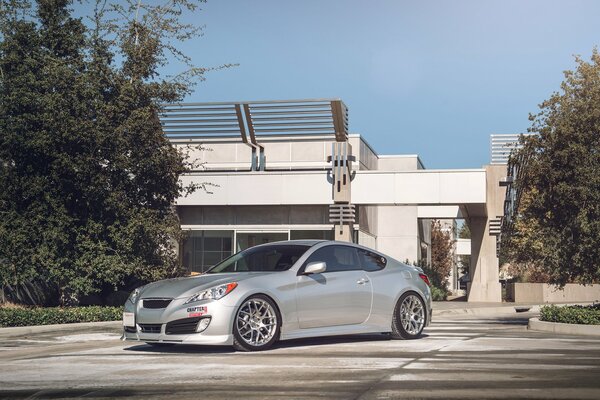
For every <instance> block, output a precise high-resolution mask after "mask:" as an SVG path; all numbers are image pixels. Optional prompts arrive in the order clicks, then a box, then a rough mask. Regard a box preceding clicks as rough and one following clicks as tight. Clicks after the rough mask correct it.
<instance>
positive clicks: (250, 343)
mask: <svg viewBox="0 0 600 400" xmlns="http://www.w3.org/2000/svg"><path fill="white" fill-rule="evenodd" d="M280 320H281V317H280V315H279V311H278V310H277V307H276V306H275V303H273V300H271V299H270V298H268V297H267V296H263V295H256V296H252V297H250V298H248V299H246V300H245V301H244V303H243V304H242V305H241V306H240V308H239V309H238V311H237V313H236V316H235V321H234V324H233V347H235V349H236V350H241V351H258V350H265V349H268V348H269V347H271V346H272V345H273V343H275V342H276V341H277V339H279V325H280Z"/></svg>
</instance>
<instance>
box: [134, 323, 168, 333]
mask: <svg viewBox="0 0 600 400" xmlns="http://www.w3.org/2000/svg"><path fill="white" fill-rule="evenodd" d="M139 325H140V329H141V330H142V332H144V333H160V328H161V327H162V325H161V324H139Z"/></svg>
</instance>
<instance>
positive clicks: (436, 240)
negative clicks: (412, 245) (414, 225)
mask: <svg viewBox="0 0 600 400" xmlns="http://www.w3.org/2000/svg"><path fill="white" fill-rule="evenodd" d="M453 251H454V243H453V242H452V237H451V235H450V232H448V231H445V230H443V229H442V224H441V222H440V221H439V220H433V221H431V267H430V269H428V271H427V272H428V275H430V276H429V278H430V279H431V283H432V284H433V285H434V286H435V287H437V288H439V289H442V290H445V291H446V290H447V288H448V283H449V278H450V273H451V272H452V266H453V263H454V261H453Z"/></svg>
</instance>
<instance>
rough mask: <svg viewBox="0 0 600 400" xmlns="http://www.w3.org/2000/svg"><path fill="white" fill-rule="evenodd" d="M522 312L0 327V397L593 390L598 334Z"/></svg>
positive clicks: (599, 361)
mask: <svg viewBox="0 0 600 400" xmlns="http://www.w3.org/2000/svg"><path fill="white" fill-rule="evenodd" d="M530 316H532V314H531V313H525V314H514V313H513V314H511V315H508V314H506V315H495V316H489V317H487V316H482V315H478V316H452V315H450V316H444V317H443V319H442V318H438V319H437V320H434V322H433V324H432V325H431V326H430V327H429V328H427V329H426V330H425V335H424V337H423V338H421V339H418V340H412V341H396V340H390V339H389V338H388V337H386V336H384V335H360V336H349V337H337V338H323V339H310V340H295V341H290V342H283V343H280V344H279V345H277V346H276V347H275V348H274V349H272V350H269V351H266V352H261V353H239V352H238V353H236V352H234V351H233V350H232V349H231V348H228V347H194V346H174V347H171V348H166V349H157V348H153V347H150V346H148V345H145V344H143V343H142V344H138V343H133V342H122V341H120V340H119V337H120V333H119V330H118V328H117V327H116V325H115V326H109V327H106V326H104V327H92V328H85V329H79V330H73V331H67V332H64V331H63V332H49V333H39V334H31V335H27V336H24V337H18V338H2V335H1V332H0V398H11V399H15V398H35V399H44V398H86V399H89V398H118V397H133V398H144V399H165V398H173V399H187V398H194V399H197V398H202V399H224V398H234V397H239V398H243V399H263V398H274V399H275V398H277V399H280V398H286V399H296V398H298V399H304V398H326V399H395V398H438V399H452V398H461V399H482V398H495V399H500V398H502V399H506V398H539V399H562V398H569V399H599V398H600V338H594V337H578V336H556V335H551V334H548V333H542V332H534V331H528V330H527V326H526V323H527V318H528V317H530Z"/></svg>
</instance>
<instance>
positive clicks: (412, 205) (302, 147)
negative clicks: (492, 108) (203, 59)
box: [162, 99, 506, 301]
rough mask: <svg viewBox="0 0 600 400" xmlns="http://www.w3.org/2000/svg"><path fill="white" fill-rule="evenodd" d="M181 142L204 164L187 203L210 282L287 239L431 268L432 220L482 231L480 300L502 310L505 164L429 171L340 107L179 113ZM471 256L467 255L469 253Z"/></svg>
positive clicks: (474, 296)
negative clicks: (233, 263)
mask: <svg viewBox="0 0 600 400" xmlns="http://www.w3.org/2000/svg"><path fill="white" fill-rule="evenodd" d="M165 110H166V111H165V114H164V115H163V116H162V121H163V125H164V130H165V133H166V134H167V136H168V137H169V138H170V140H171V141H172V143H173V144H174V145H175V146H177V147H179V148H181V149H182V150H183V151H184V152H186V153H187V154H188V155H189V158H190V160H193V161H195V162H196V163H197V164H198V168H197V170H196V171H194V172H193V173H190V174H188V175H186V176H184V177H182V181H183V184H184V185H188V184H196V185H202V184H205V186H204V187H205V188H206V190H202V189H200V190H197V191H195V192H194V193H192V194H190V195H188V196H186V197H182V198H180V199H178V201H177V209H178V213H179V216H180V220H181V225H182V228H183V229H185V230H188V231H189V237H188V240H186V242H185V243H184V244H183V246H182V249H181V256H182V261H183V263H184V264H185V265H186V266H187V267H188V268H189V269H190V270H191V271H198V272H201V271H204V270H205V269H206V268H208V267H209V266H211V265H213V264H215V263H217V262H218V261H220V260H221V259H223V258H225V257H227V256H229V255H230V254H232V253H234V252H236V251H238V250H242V249H245V248H247V247H250V246H253V245H256V244H260V243H266V242H271V241H276V240H286V239H305V238H321V239H337V240H352V241H354V242H358V243H361V244H364V245H366V246H369V247H372V248H375V249H378V250H380V251H382V252H384V253H386V254H388V255H390V256H392V257H394V258H396V259H398V260H401V261H405V260H408V261H409V262H418V261H421V260H423V261H427V262H429V261H430V260H431V258H430V257H431V252H430V246H431V243H430V220H431V219H433V218H436V219H454V218H464V219H466V220H467V222H468V224H469V226H470V228H471V232H472V240H471V247H470V248H471V267H470V271H469V272H470V278H471V281H470V282H469V285H468V289H467V295H468V300H469V301H500V300H501V290H500V284H499V282H498V259H497V256H496V236H495V235H496V233H495V232H494V229H495V227H496V226H499V225H498V224H499V222H498V221H499V218H501V216H502V211H503V202H504V188H503V187H501V186H500V185H499V182H500V181H501V180H502V178H503V177H504V175H505V172H506V166H505V165H488V166H484V167H482V168H477V169H459V170H427V169H425V166H424V164H423V162H422V161H421V160H420V158H419V157H418V156H417V155H383V154H379V153H378V152H377V151H376V150H375V149H373V148H372V146H370V145H369V143H368V142H367V140H365V138H364V137H363V136H361V135H359V134H349V133H348V113H347V109H346V107H345V105H344V104H343V103H342V102H341V101H340V100H338V99H318V100H298V101H296V100H294V101H279V102H241V103H194V104H176V105H169V106H167V107H166V109H165ZM463 247H464V246H463Z"/></svg>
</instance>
